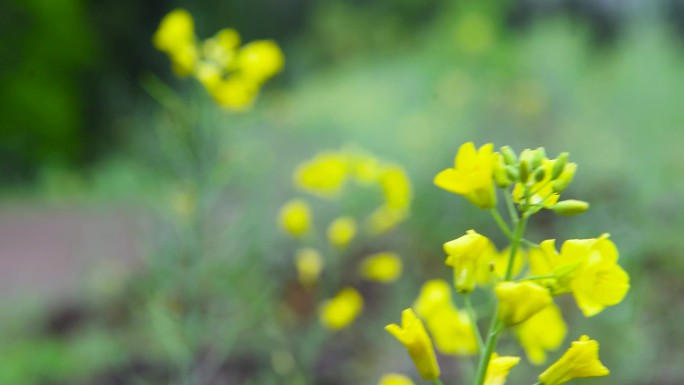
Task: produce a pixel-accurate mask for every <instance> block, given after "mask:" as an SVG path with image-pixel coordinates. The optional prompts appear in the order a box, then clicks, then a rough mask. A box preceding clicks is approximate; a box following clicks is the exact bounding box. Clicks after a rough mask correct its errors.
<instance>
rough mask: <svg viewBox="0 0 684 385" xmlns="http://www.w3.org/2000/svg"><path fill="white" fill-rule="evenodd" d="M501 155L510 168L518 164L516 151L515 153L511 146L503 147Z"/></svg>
mask: <svg viewBox="0 0 684 385" xmlns="http://www.w3.org/2000/svg"><path fill="white" fill-rule="evenodd" d="M501 155H503V158H504V161H505V162H506V165H508V166H512V165H514V164H516V163H518V159H517V157H516V156H515V151H513V149H512V148H510V147H509V146H503V147H501Z"/></svg>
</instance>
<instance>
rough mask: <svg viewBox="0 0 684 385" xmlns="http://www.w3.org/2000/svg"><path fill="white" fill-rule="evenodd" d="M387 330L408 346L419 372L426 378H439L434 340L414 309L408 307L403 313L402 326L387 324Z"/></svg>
mask: <svg viewBox="0 0 684 385" xmlns="http://www.w3.org/2000/svg"><path fill="white" fill-rule="evenodd" d="M385 330H387V332H389V333H390V334H391V335H393V336H394V338H396V339H397V340H399V342H401V343H402V344H403V345H404V346H405V347H406V350H407V351H408V353H409V356H411V359H412V360H413V363H414V364H415V365H416V368H417V369H418V373H420V376H421V377H422V378H423V379H424V380H435V379H437V378H439V374H440V370H439V364H438V363H437V357H436V356H435V350H434V348H433V347H432V340H430V336H429V335H428V334H427V331H426V330H425V326H424V325H423V322H422V321H421V320H420V319H418V317H416V315H415V314H414V313H413V310H411V309H406V310H404V311H403V312H402V313H401V326H399V325H397V324H391V325H387V326H386V327H385Z"/></svg>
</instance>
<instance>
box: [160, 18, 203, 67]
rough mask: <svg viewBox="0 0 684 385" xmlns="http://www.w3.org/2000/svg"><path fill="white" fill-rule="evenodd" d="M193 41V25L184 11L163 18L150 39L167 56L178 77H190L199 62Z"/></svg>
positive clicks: (192, 21)
mask: <svg viewBox="0 0 684 385" xmlns="http://www.w3.org/2000/svg"><path fill="white" fill-rule="evenodd" d="M195 40H196V38H195V23H194V20H193V18H192V15H191V14H190V13H189V12H188V11H186V10H185V9H174V10H173V11H171V12H169V13H168V14H167V15H166V16H164V18H162V20H161V22H160V23H159V28H158V29H157V31H156V32H155V34H154V36H153V37H152V43H153V44H154V46H155V47H156V48H157V49H158V50H160V51H162V52H164V53H166V54H167V55H168V56H169V59H170V60H171V63H172V66H173V70H174V71H175V72H176V74H177V75H178V76H188V75H190V74H191V73H192V72H193V70H194V67H195V64H196V63H197V61H198V60H199V53H198V52H197V47H196V45H195Z"/></svg>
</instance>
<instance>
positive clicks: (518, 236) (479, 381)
mask: <svg viewBox="0 0 684 385" xmlns="http://www.w3.org/2000/svg"><path fill="white" fill-rule="evenodd" d="M525 195H526V197H527V194H525ZM526 200H527V199H526ZM513 218H514V221H513V222H514V223H515V225H516V227H515V234H514V236H513V238H512V239H511V248H510V254H509V255H508V267H507V268H506V275H505V277H504V280H506V281H510V280H511V277H512V275H513V264H514V263H515V256H516V254H517V253H518V247H519V246H520V242H521V240H522V239H523V234H524V233H525V226H526V224H527V218H528V215H527V214H526V213H523V215H522V218H518V217H517V215H516V216H515V217H513ZM497 313H498V304H497V306H496V308H495V310H494V314H493V316H492V320H491V322H490V324H489V331H488V333H487V341H486V342H485V348H484V350H483V351H482V354H481V356H480V361H479V363H478V366H477V377H476V379H475V385H483V384H484V381H485V377H486V375H487V367H488V366H489V360H490V358H491V356H492V353H494V348H495V347H496V342H497V340H498V339H499V334H500V333H501V330H502V329H503V323H502V322H501V320H500V319H499V317H498V315H497Z"/></svg>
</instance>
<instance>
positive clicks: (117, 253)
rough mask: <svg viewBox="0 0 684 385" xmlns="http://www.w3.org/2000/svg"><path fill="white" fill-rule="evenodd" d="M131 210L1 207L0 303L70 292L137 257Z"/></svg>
mask: <svg viewBox="0 0 684 385" xmlns="http://www.w3.org/2000/svg"><path fill="white" fill-rule="evenodd" d="M133 218H134V215H133V210H132V209H121V208H83V207H69V206H59V207H50V206H38V207H35V206H3V207H0V302H3V301H5V300H10V299H13V300H17V299H21V298H29V297H32V298H35V297H40V298H44V299H47V300H50V299H56V298H58V297H63V296H70V295H72V294H75V293H76V292H77V291H78V290H80V289H81V288H82V286H81V285H82V284H83V283H85V282H86V280H91V279H95V277H94V274H95V273H104V275H107V274H108V273H109V272H111V273H120V272H121V271H123V270H125V266H130V264H131V262H133V261H135V260H138V256H139V255H140V252H139V250H137V249H136V246H135V245H136V244H137V243H139V242H136V241H137V234H138V233H139V231H137V229H138V228H139V226H138V225H137V224H136V221H135V220H134V219H133Z"/></svg>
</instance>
